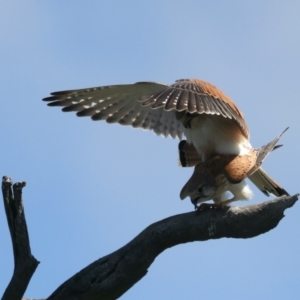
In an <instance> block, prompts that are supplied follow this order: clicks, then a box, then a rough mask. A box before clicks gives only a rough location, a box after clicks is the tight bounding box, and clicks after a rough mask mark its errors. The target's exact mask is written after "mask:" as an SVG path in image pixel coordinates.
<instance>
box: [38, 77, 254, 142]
mask: <svg viewBox="0 0 300 300" xmlns="http://www.w3.org/2000/svg"><path fill="white" fill-rule="evenodd" d="M51 95H52V96H51V97H47V98H44V99H43V100H44V101H49V102H50V103H49V104H48V105H49V106H63V111H76V112H77V116H91V117H92V119H93V120H106V121H107V122H108V123H120V124H122V125H131V126H133V127H140V128H144V129H150V130H153V131H154V132H155V133H156V134H158V135H164V136H171V137H173V138H175V137H178V138H180V139H181V138H182V135H183V134H184V127H183V125H182V124H181V122H179V121H178V120H177V119H176V114H175V112H176V111H177V112H186V113H189V114H194V115H195V114H199V115H201V114H210V115H217V116H221V117H224V118H229V119H232V120H233V121H234V122H236V123H237V124H238V125H239V126H240V127H241V129H242V132H243V134H244V135H245V136H246V137H248V136H249V133H248V128H247V125H246V123H245V121H244V119H243V115H242V113H241V112H240V111H239V109H238V108H237V107H236V106H235V104H234V103H233V102H232V101H231V100H230V98H229V97H227V96H226V95H225V94H224V93H223V92H222V91H220V90H219V89H217V88H216V87H215V86H213V85H211V84H209V83H207V82H204V81H201V80H197V79H193V80H189V79H183V80H178V81H176V83H175V84H173V85H170V86H169V85H165V84H160V83H155V82H137V83H135V84H127V85H112V86H104V87H95V88H89V89H80V90H69V91H62V92H54V93H52V94H51Z"/></svg>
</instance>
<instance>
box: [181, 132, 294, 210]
mask: <svg viewBox="0 0 300 300" xmlns="http://www.w3.org/2000/svg"><path fill="white" fill-rule="evenodd" d="M287 129H288V128H287ZM287 129H285V130H284V131H283V132H282V133H281V134H280V135H279V136H278V137H276V138H275V139H274V140H273V141H271V142H270V143H268V144H267V145H264V146H262V147H261V148H259V149H251V151H250V153H249V155H243V156H236V155H228V154H227V155H224V154H223V155H212V156H211V158H209V159H207V160H206V161H205V162H203V161H202V160H201V157H200V156H199V155H198V153H197V151H196V149H195V148H194V147H193V145H192V144H189V143H187V142H186V141H181V142H180V143H179V159H180V163H181V165H182V166H195V169H194V173H193V175H192V176H191V178H190V179H189V180H188V182H187V183H186V184H185V185H184V187H183V188H182V190H181V193H180V198H181V199H182V200H183V199H184V198H186V197H188V196H189V197H190V198H191V202H192V203H193V204H194V205H195V208H196V209H197V208H199V206H198V204H199V203H202V202H205V201H207V200H211V199H212V200H213V201H214V202H215V205H220V206H221V207H223V206H225V205H227V204H229V203H231V202H233V201H236V200H248V199H250V198H251V197H252V192H251V190H250V188H249V186H248V185H247V183H246V182H245V178H246V177H249V178H250V179H251V176H253V174H255V172H256V171H257V170H258V169H259V168H260V166H261V164H262V162H263V160H264V159H265V158H266V157H267V156H268V154H269V153H270V152H271V151H272V150H274V149H276V148H279V147H281V146H282V145H278V146H276V144H277V142H278V141H279V139H280V137H281V136H282V134H283V133H284V132H285V131H286V130H287ZM260 172H261V173H262V175H265V172H264V171H263V170H262V168H260ZM264 179H265V180H264V184H265V186H261V187H260V188H261V190H264V188H265V190H264V193H265V194H266V195H268V192H271V193H272V194H285V195H288V193H287V192H286V191H285V190H284V189H283V188H282V187H281V186H280V185H279V184H278V183H276V182H275V181H274V180H273V179H271V178H270V177H269V176H265V177H264ZM270 180H271V181H270ZM274 188H275V189H274ZM273 189H274V190H273ZM227 191H230V192H231V193H232V194H233V197H232V198H231V199H226V192H227ZM240 191H242V193H240ZM200 207H201V206H200Z"/></svg>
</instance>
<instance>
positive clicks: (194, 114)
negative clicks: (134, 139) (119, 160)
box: [43, 79, 284, 197]
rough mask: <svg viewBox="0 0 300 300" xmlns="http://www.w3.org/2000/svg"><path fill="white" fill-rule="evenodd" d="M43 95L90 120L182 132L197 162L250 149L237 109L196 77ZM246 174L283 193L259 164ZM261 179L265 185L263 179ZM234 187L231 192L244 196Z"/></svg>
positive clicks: (261, 186)
mask: <svg viewBox="0 0 300 300" xmlns="http://www.w3.org/2000/svg"><path fill="white" fill-rule="evenodd" d="M43 100H44V101H48V102H49V104H48V105H49V106H62V107H63V109H62V110H63V111H65V112H68V111H76V112H77V116H90V117H91V118H92V119H93V120H106V122H108V123H115V122H116V123H120V124H122V125H131V126H132V127H140V128H143V129H149V130H153V131H154V132H155V133H156V134H158V135H163V136H171V137H173V138H175V137H178V138H179V139H181V138H182V137H183V135H184V136H185V137H186V138H187V141H188V142H189V143H191V144H192V145H193V146H194V147H195V149H196V150H197V152H198V154H199V155H200V157H201V159H202V161H203V162H205V161H206V160H207V159H208V158H210V157H211V156H212V155H216V154H218V155H235V156H244V155H250V153H251V151H252V149H253V148H252V146H251V144H250V141H249V138H250V135H249V130H248V127H247V124H246V122H245V120H244V117H243V114H242V112H241V111H240V110H239V109H238V108H237V106H236V105H235V104H234V102H233V101H232V100H231V99H230V98H229V97H228V96H227V95H225V94H224V93H223V92H222V91H221V90H219V89H218V88H217V87H215V86H213V85H212V84H210V83H208V82H205V81H202V80H199V79H182V80H177V81H176V82H175V83H174V84H172V85H166V84H161V83H156V82H137V83H135V84H123V85H111V86H102V87H94V88H87V89H79V90H68V91H62V92H54V93H51V96H50V97H47V98H44V99H43ZM249 178H250V180H251V181H253V183H254V184H255V185H256V186H257V187H258V188H259V189H260V190H261V191H263V192H273V191H275V195H276V196H281V195H282V194H284V190H283V189H279V188H278V187H277V186H273V182H274V181H272V179H270V177H269V176H268V175H267V174H266V173H265V172H264V171H262V170H261V169H258V171H256V172H255V173H254V174H253V175H252V176H251V177H249ZM266 180H267V181H268V182H269V183H270V184H271V186H266V185H265V181H266ZM236 187H237V190H238V192H236V193H235V195H236V196H238V195H239V196H240V197H245V196H247V195H244V190H243V189H242V188H241V187H239V186H238V185H237V186H236Z"/></svg>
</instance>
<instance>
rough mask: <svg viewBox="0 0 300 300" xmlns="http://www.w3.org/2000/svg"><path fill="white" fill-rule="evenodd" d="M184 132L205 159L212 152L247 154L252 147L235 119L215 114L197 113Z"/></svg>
mask: <svg viewBox="0 0 300 300" xmlns="http://www.w3.org/2000/svg"><path fill="white" fill-rule="evenodd" d="M184 130H185V131H184V134H185V136H186V138H187V140H188V141H189V142H191V143H192V144H193V145H194V147H195V148H196V149H197V151H198V153H199V154H200V155H201V157H202V160H203V161H205V160H206V159H207V158H208V157H210V156H211V155H212V154H232V155H248V154H249V150H250V149H251V148H252V147H251V145H250V142H249V140H248V138H246V137H245V136H244V134H243V133H242V131H241V129H240V127H239V125H238V124H237V123H236V121H235V120H232V119H228V118H224V117H222V116H217V115H205V114H202V115H197V116H196V117H194V118H192V119H191V121H190V127H189V128H184Z"/></svg>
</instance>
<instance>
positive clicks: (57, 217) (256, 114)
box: [0, 0, 300, 300]
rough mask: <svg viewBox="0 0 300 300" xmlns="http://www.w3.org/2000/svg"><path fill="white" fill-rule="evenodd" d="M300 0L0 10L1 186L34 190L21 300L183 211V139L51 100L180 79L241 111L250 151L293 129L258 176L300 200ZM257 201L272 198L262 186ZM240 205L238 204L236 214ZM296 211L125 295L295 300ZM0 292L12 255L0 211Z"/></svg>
mask: <svg viewBox="0 0 300 300" xmlns="http://www.w3.org/2000/svg"><path fill="white" fill-rule="evenodd" d="M299 16H300V2H299V1H289V0H284V1H275V0H274V1H261V0H260V1H255V0H254V1H237V0H236V1H230V0H228V1H199V0H194V1H162V0H160V1H155V0H152V1H112V0H109V1H71V2H70V1H15V0H10V1H0V43H1V47H0V93H1V100H0V101H1V110H0V128H1V158H0V170H1V173H0V175H1V176H3V175H8V176H10V177H11V178H13V180H14V181H15V182H16V181H20V180H25V181H26V182H27V186H26V187H25V188H24V191H23V195H24V205H25V213H26V219H27V224H28V229H29V234H30V242H31V249H32V253H33V255H34V256H35V257H36V258H37V259H38V260H39V261H41V264H40V265H39V266H38V269H37V270H36V272H35V274H34V276H33V278H32V280H31V282H30V285H29V287H28V289H27V291H26V294H25V296H26V297H34V298H39V297H47V296H48V295H49V294H50V293H52V292H53V291H54V290H55V289H56V288H57V287H58V286H59V285H60V284H61V283H62V282H64V281H65V280H67V279H68V278H69V277H70V276H72V275H73V274H74V273H76V272H78V271H79V270H81V269H82V268H84V267H85V266H86V265H88V264H90V263H92V262H93V261H95V260H96V259H98V258H100V257H102V256H104V255H107V254H109V253H111V252H113V251H115V250H117V249H119V248H120V247H122V246H123V245H124V244H126V243H127V242H129V241H130V240H131V239H132V238H134V237H135V236H136V235H137V234H138V233H139V232H140V231H142V230H143V229H144V228H145V227H147V226H148V225H150V224H151V223H153V222H156V221H159V220H161V219H163V218H166V217H169V216H172V215H176V214H180V213H184V212H189V211H192V210H193V206H192V204H191V203H190V201H189V200H185V201H181V200H180V199H179V192H180V190H181V188H182V186H183V185H184V183H185V182H186V181H187V179H188V178H189V176H190V175H191V173H192V169H182V168H180V167H179V166H178V163H177V144H178V140H173V139H171V138H162V137H158V136H156V135H155V134H154V133H153V132H147V131H143V130H141V129H132V128H130V127H123V126H120V125H118V124H115V125H110V124H107V123H105V122H93V121H91V120H90V119H89V118H77V117H76V116H75V114H74V113H62V112H61V111H60V109H59V108H49V107H47V106H46V103H44V102H42V101H41V99H42V98H43V97H46V96H48V95H49V93H50V92H53V91H59V90H65V89H76V88H85V87H93V86H100V85H109V84H120V83H134V82H137V81H157V82H162V83H169V84H171V83H173V82H174V81H175V80H176V79H181V78H199V79H203V80H206V81H209V82H211V83H213V84H214V85H216V86H217V87H219V88H220V89H222V90H223V91H224V92H225V93H227V94H228V95H229V96H230V97H231V98H232V99H233V100H234V101H235V102H236V103H237V105H238V106H239V108H240V109H241V110H242V111H243V112H244V114H245V118H246V120H247V122H248V125H249V128H250V132H251V143H252V145H253V146H256V147H258V146H261V145H263V144H265V143H266V142H269V141H270V140H272V139H273V138H274V137H275V136H276V135H277V134H279V133H280V132H281V131H282V130H283V129H285V128H286V127H287V126H290V129H289V130H288V131H287V132H286V133H285V134H284V136H283V137H282V140H281V142H282V143H284V147H283V148H281V149H279V150H277V151H275V152H274V153H272V155H270V156H269V157H268V159H267V160H266V162H265V164H264V168H265V169H266V170H267V171H268V172H269V173H270V174H271V175H272V176H273V177H274V178H275V179H276V180H277V181H279V182H280V183H281V184H282V185H283V186H284V187H285V189H286V190H287V191H288V192H289V193H290V194H295V193H297V192H300V184H299V167H300V161H299V146H300V143H299V141H300V138H299V128H300V119H299V112H300V104H299V103H300V102H299V101H300V97H299V87H300V17H299ZM253 191H254V194H255V196H254V198H253V200H251V201H249V202H248V203H246V204H253V203H259V202H262V201H265V200H267V197H266V196H264V195H263V194H262V193H260V191H259V190H257V189H256V188H255V187H253ZM234 205H245V203H244V202H236V203H234ZM299 227H300V205H299V203H298V204H296V205H295V206H294V207H293V208H292V209H289V210H287V211H286V216H285V218H284V219H283V220H282V221H281V223H280V224H279V225H278V227H277V228H276V229H274V230H272V231H271V232H268V233H266V234H263V235H261V236H259V237H255V238H252V239H248V240H236V239H220V240H214V241H207V242H195V243H189V244H184V245H180V246H177V247H174V248H172V249H169V250H167V251H165V252H164V253H162V254H161V255H160V256H159V257H158V258H157V259H156V260H155V261H154V263H153V264H152V265H151V267H150V268H149V272H148V274H147V275H146V276H145V277H144V278H143V279H142V280H141V281H140V282H138V283H137V284H136V285H135V286H133V288H132V289H131V290H129V291H128V292H127V293H126V294H125V295H124V296H123V297H122V299H147V300H148V299H183V298H185V299H199V298H202V299H221V298H222V299H224V298H225V299H241V298H243V299H244V300H247V299H273V300H274V299H299V296H300V284H299V279H300V278H299V277H300V276H299V272H300V271H299V270H300V255H299V253H300V236H299ZM0 243H1V257H0V266H1V268H0V269H1V270H0V294H2V292H3V290H4V289H5V287H6V286H7V284H8V282H9V280H10V278H11V275H12V272H13V253H12V247H11V241H10V236H9V231H8V227H7V223H6V217H5V214H4V210H3V209H0Z"/></svg>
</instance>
